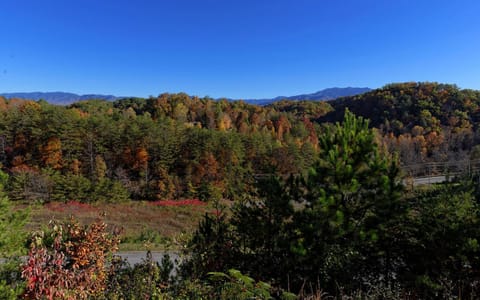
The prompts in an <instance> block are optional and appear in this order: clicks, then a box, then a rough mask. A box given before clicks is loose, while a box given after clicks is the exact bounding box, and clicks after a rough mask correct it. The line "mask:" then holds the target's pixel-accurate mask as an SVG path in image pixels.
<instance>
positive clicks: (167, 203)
mask: <svg viewBox="0 0 480 300" xmlns="http://www.w3.org/2000/svg"><path fill="white" fill-rule="evenodd" d="M150 204H151V205H155V206H203V205H206V203H205V202H202V201H200V200H198V199H184V200H159V201H155V202H150Z"/></svg>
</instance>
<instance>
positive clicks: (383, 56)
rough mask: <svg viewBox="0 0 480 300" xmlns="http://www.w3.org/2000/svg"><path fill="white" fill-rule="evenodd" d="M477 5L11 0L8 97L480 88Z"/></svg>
mask: <svg viewBox="0 0 480 300" xmlns="http://www.w3.org/2000/svg"><path fill="white" fill-rule="evenodd" d="M479 13H480V1H476V0H471V1H468V0H455V1H454V0H449V1H444V0H435V1H434V0H416V1H414V0H411V1H406V0H291V1H286V0H268V1H267V0H265V1H262V0H241V1H240V0H237V1H233V0H232V1H230V0H169V1H161V0H157V1H155V0H150V1H147V0H136V1H131V0H115V1H106V0H103V1H101V0H78V1H66V0H42V1H40V0H1V1H0V38H1V43H0V92H20V91H22V92H29V91H67V92H74V93H80V94H84V93H104V94H114V95H117V96H141V97H146V96H149V95H154V96H156V95H158V94H160V93H163V92H180V91H183V92H186V93H189V94H192V95H198V96H206V95H208V96H211V97H231V98H263V97H274V96H278V95H285V96H289V95H295V94H300V93H310V92H315V91H318V90H320V89H323V88H327V87H345V86H358V87H365V86H368V87H371V88H377V87H381V86H383V85H385V84H387V83H391V82H403V81H437V82H443V83H454V84H457V85H458V86H459V87H461V88H473V89H480V17H479Z"/></svg>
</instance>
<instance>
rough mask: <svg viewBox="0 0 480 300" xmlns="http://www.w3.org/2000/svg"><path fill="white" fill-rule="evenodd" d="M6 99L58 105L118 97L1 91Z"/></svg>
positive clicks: (110, 99)
mask: <svg viewBox="0 0 480 300" xmlns="http://www.w3.org/2000/svg"><path fill="white" fill-rule="evenodd" d="M0 96H3V97H5V98H7V99H10V98H20V99H28V100H35V101H38V100H40V99H43V100H45V101H47V102H48V103H52V104H59V105H68V104H72V103H74V102H77V101H82V100H88V99H101V100H108V101H113V100H116V99H118V97H116V96H113V95H98V94H87V95H77V94H74V93H65V92H46V93H43V92H32V93H3V94H0Z"/></svg>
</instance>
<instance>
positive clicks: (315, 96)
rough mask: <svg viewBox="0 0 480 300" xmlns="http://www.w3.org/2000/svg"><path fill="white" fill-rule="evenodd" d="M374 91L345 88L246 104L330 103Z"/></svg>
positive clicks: (360, 88)
mask: <svg viewBox="0 0 480 300" xmlns="http://www.w3.org/2000/svg"><path fill="white" fill-rule="evenodd" d="M371 90H372V89H370V88H367V87H345V88H339V87H334V88H328V89H324V90H321V91H318V92H316V93H312V94H302V95H296V96H278V97H275V98H271V99H249V100H245V102H248V103H251V104H257V105H267V104H270V103H272V102H276V101H281V100H294V101H297V100H316V101H328V100H333V99H337V98H340V97H347V96H355V95H359V94H363V93H366V92H369V91H371Z"/></svg>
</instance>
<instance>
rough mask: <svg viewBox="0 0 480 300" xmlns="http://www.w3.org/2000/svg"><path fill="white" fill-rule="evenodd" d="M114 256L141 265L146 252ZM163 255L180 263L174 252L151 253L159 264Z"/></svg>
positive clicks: (3, 260)
mask: <svg viewBox="0 0 480 300" xmlns="http://www.w3.org/2000/svg"><path fill="white" fill-rule="evenodd" d="M115 254H116V255H119V256H120V257H121V258H123V259H126V260H127V262H128V263H129V264H130V265H131V266H133V265H135V264H138V263H141V262H142V261H143V260H145V259H146V257H147V251H120V252H117V253H115ZM165 254H168V255H170V259H171V260H172V261H173V262H174V264H175V265H178V263H179V262H180V256H179V255H178V252H176V251H152V258H153V260H154V261H157V262H161V261H162V258H163V255H165ZM21 259H22V260H26V259H27V257H26V256H22V257H21ZM4 262H5V259H4V258H0V264H1V263H4Z"/></svg>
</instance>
